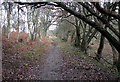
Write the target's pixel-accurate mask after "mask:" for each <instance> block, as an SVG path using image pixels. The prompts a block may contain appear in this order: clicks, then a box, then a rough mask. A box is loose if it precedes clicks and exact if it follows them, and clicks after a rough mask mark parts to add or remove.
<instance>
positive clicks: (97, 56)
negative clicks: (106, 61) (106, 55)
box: [96, 35, 105, 61]
mask: <svg viewBox="0 0 120 82" xmlns="http://www.w3.org/2000/svg"><path fill="white" fill-rule="evenodd" d="M104 40H105V37H104V36H103V35H101V38H100V44H99V48H98V50H97V55H96V59H97V60H98V61H100V59H101V56H102V51H103V48H104Z"/></svg>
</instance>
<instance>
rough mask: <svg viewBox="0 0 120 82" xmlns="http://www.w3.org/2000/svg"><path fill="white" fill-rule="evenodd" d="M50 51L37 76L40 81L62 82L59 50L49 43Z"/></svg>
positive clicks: (61, 63) (61, 62) (61, 61)
mask: <svg viewBox="0 0 120 82" xmlns="http://www.w3.org/2000/svg"><path fill="white" fill-rule="evenodd" d="M51 45H52V47H51V49H50V51H49V53H48V56H47V58H46V59H45V60H44V64H43V66H42V69H41V74H40V76H39V79H40V80H62V75H61V67H62V65H63V60H62V56H61V53H60V51H59V49H58V48H57V47H56V45H55V43H54V42H51Z"/></svg>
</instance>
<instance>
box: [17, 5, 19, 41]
mask: <svg viewBox="0 0 120 82" xmlns="http://www.w3.org/2000/svg"><path fill="white" fill-rule="evenodd" d="M18 40H19V5H18V35H17V42H18Z"/></svg>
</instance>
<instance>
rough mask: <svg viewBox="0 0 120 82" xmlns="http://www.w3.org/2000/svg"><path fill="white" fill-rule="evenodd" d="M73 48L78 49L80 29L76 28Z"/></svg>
mask: <svg viewBox="0 0 120 82" xmlns="http://www.w3.org/2000/svg"><path fill="white" fill-rule="evenodd" d="M75 46H76V47H80V28H79V27H78V26H76V38H75Z"/></svg>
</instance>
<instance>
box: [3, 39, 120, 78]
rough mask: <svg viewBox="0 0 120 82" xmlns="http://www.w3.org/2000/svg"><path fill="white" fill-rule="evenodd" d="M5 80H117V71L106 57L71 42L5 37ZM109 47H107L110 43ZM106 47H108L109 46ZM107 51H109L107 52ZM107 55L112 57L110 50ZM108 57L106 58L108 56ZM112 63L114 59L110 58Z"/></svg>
mask: <svg viewBox="0 0 120 82" xmlns="http://www.w3.org/2000/svg"><path fill="white" fill-rule="evenodd" d="M2 47H3V54H2V55H3V58H2V65H3V70H2V72H3V75H2V77H3V80H10V79H13V80H18V79H19V80H117V79H118V78H119V76H118V72H117V71H116V69H115V68H113V67H112V66H111V65H109V64H108V63H105V62H104V61H103V60H101V61H102V62H101V63H99V62H97V61H96V60H94V59H93V58H91V57H89V56H94V55H95V54H94V52H95V50H96V47H98V46H96V45H95V46H92V49H91V50H89V52H91V51H92V52H91V53H90V54H88V55H87V54H84V53H83V52H81V51H79V49H78V48H75V47H72V46H71V45H70V44H69V43H65V42H60V41H57V40H54V41H53V40H51V41H50V40H49V39H43V40H42V41H41V42H35V43H34V42H29V44H26V43H14V42H12V41H9V40H8V39H6V38H3V46H2ZM107 48H108V47H107ZM107 48H106V49H107ZM104 54H106V53H104ZM104 56H105V57H106V56H107V57H108V59H110V58H111V56H110V55H109V53H107V55H104ZM106 60H107V58H106ZM107 61H109V62H110V63H111V62H112V61H111V60H107Z"/></svg>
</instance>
